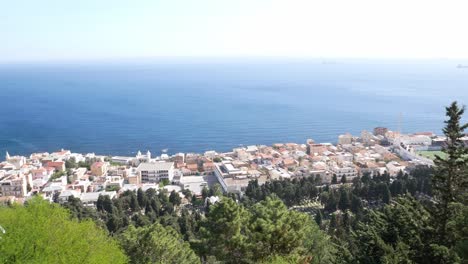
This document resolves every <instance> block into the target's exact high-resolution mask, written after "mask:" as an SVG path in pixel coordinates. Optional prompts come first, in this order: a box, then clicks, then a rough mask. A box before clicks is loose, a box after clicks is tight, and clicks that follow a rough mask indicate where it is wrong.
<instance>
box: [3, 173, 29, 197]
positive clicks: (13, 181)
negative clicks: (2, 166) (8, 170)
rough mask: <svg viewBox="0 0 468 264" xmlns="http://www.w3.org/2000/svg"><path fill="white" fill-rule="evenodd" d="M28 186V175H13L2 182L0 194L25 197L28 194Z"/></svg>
mask: <svg viewBox="0 0 468 264" xmlns="http://www.w3.org/2000/svg"><path fill="white" fill-rule="evenodd" d="M29 175H30V174H29ZM27 186H28V179H27V176H26V175H23V174H12V175H9V176H6V177H4V178H3V179H2V180H1V181H0V193H1V194H2V196H15V197H24V196H25V195H26V194H27V193H28V189H27Z"/></svg>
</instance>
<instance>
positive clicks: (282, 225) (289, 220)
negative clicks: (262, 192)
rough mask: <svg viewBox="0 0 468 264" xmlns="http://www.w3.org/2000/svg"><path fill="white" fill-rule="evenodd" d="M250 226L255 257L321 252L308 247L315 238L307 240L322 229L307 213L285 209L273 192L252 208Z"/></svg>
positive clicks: (257, 259) (303, 254)
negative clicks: (272, 194)
mask: <svg viewBox="0 0 468 264" xmlns="http://www.w3.org/2000/svg"><path fill="white" fill-rule="evenodd" d="M250 229H251V231H250V232H249V234H250V241H251V242H253V258H254V260H255V261H262V260H266V259H267V258H268V257H269V256H271V255H274V256H275V255H276V256H289V255H292V254H299V255H301V256H306V255H307V254H309V253H311V254H312V255H311V256H310V257H312V256H313V255H316V254H317V255H318V254H320V253H321V252H319V251H318V250H317V249H316V248H315V249H313V250H312V249H311V248H309V246H310V247H313V246H312V245H313V244H314V243H316V242H317V241H315V240H312V241H309V240H307V239H308V238H309V237H313V236H314V233H316V232H318V233H320V232H321V231H320V230H319V228H318V226H317V224H315V222H313V221H312V218H311V217H309V216H308V215H307V214H304V213H299V212H296V211H292V210H288V208H287V207H286V206H285V205H284V203H283V202H282V201H281V200H280V199H278V198H277V197H275V196H272V197H267V198H266V200H265V201H262V202H260V203H258V204H256V205H255V206H254V207H253V208H252V218H251V220H250ZM308 243H310V244H308Z"/></svg>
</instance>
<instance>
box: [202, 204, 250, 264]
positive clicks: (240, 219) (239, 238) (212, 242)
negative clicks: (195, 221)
mask: <svg viewBox="0 0 468 264" xmlns="http://www.w3.org/2000/svg"><path fill="white" fill-rule="evenodd" d="M249 218H250V214H249V212H248V211H246V210H245V208H244V207H243V206H240V205H238V204H237V203H236V202H235V201H234V200H232V199H229V198H226V197H223V198H222V199H221V201H219V202H217V203H216V204H214V205H213V206H211V207H210V210H209V212H208V213H207V215H206V220H205V222H204V223H203V226H202V228H201V231H200V232H201V234H202V241H201V252H200V253H201V255H204V256H210V255H211V256H215V257H216V259H217V260H220V261H224V262H226V263H243V262H245V260H246V259H251V255H250V252H249V248H250V241H249V237H248V235H249V234H248V232H249V229H248V221H249Z"/></svg>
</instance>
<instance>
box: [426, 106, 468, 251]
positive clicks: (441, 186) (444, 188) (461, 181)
mask: <svg viewBox="0 0 468 264" xmlns="http://www.w3.org/2000/svg"><path fill="white" fill-rule="evenodd" d="M464 111H465V108H464V107H461V108H460V107H459V106H458V104H457V102H453V103H452V104H451V105H450V106H449V107H447V108H446V115H447V117H448V119H447V120H446V121H445V123H446V127H445V128H444V129H443V132H444V134H445V136H446V137H447V141H446V146H445V147H444V148H443V150H442V151H443V152H444V153H445V154H446V157H445V158H442V157H440V156H436V159H435V161H434V162H435V164H436V170H435V172H434V174H433V177H432V185H433V191H434V197H435V198H436V200H437V202H438V203H439V204H438V205H437V206H436V207H435V208H434V209H435V211H434V216H435V219H436V221H437V223H438V233H439V239H440V240H441V242H442V243H443V244H444V245H447V246H449V247H450V246H452V245H453V244H454V241H453V240H451V239H450V235H449V232H448V226H447V225H448V222H449V221H450V219H451V218H452V217H453V213H452V212H453V211H452V210H450V206H451V203H454V202H465V205H466V202H467V199H466V197H467V185H468V177H467V176H468V148H466V147H465V145H464V143H463V141H462V140H461V138H462V137H463V136H464V133H463V132H464V130H465V129H467V128H468V124H461V123H460V122H461V118H462V115H463V113H464Z"/></svg>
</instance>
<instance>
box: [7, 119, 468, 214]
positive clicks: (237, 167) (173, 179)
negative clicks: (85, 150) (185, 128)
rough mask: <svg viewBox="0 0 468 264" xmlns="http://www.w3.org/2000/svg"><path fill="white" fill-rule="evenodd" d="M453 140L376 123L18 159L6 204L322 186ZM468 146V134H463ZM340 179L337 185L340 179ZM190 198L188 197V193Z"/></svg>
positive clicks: (404, 162) (10, 162)
mask: <svg viewBox="0 0 468 264" xmlns="http://www.w3.org/2000/svg"><path fill="white" fill-rule="evenodd" d="M445 140H446V139H445V138H443V137H439V136H436V135H434V134H433V133H430V132H422V133H415V134H411V135H406V134H400V133H398V132H393V131H389V130H388V129H387V128H383V127H378V128H375V129H374V131H373V133H371V132H368V131H362V133H361V135H360V136H357V137H356V136H353V135H351V134H349V133H347V134H343V135H340V136H339V137H338V143H337V144H336V145H333V144H330V143H316V142H315V141H314V140H312V139H309V140H307V141H306V142H305V143H304V144H296V143H285V144H282V143H281V144H273V145H272V146H265V145H256V146H247V147H239V148H235V149H233V150H232V151H231V152H225V153H217V152H216V151H206V152H205V153H176V154H174V155H168V154H165V153H164V154H162V155H159V156H156V157H152V155H151V153H150V152H149V151H148V152H147V153H145V154H142V153H141V152H139V151H138V153H137V154H136V155H135V156H113V157H112V156H100V155H95V154H94V153H89V154H79V153H72V152H71V151H70V150H60V151H57V152H53V153H33V154H31V155H30V156H29V157H24V156H10V155H9V154H8V153H6V156H5V161H3V162H1V163H0V202H1V201H3V202H5V201H10V200H17V201H20V202H21V201H24V200H25V199H27V198H28V197H31V196H32V195H41V196H43V197H44V198H45V199H49V200H50V201H58V202H65V201H67V200H68V199H69V198H70V197H71V196H73V197H78V198H80V199H81V201H82V202H83V203H84V204H86V205H90V206H92V205H94V204H95V203H96V202H97V199H98V198H99V196H100V195H109V196H110V197H111V198H112V197H115V196H118V195H119V194H120V193H122V192H124V191H126V190H137V189H138V188H142V189H143V190H146V189H149V188H154V189H156V190H160V189H166V190H168V191H176V192H179V193H180V194H181V192H182V191H183V190H185V189H188V190H190V191H191V192H192V193H193V194H195V195H201V193H202V190H203V188H205V187H212V186H213V185H215V184H219V185H220V186H221V188H222V190H223V191H224V192H234V193H242V192H243V191H244V190H245V188H246V187H247V185H248V184H249V182H250V181H251V180H254V179H255V180H257V181H258V183H259V184H263V183H265V182H266V181H270V180H282V179H294V178H302V177H315V178H316V179H319V180H320V181H322V183H324V184H326V183H332V181H333V179H339V181H338V184H341V179H343V178H344V179H346V181H347V182H351V181H352V180H353V179H354V178H355V177H358V176H360V175H363V174H364V173H368V174H370V175H376V174H379V173H380V174H382V173H385V172H387V173H389V174H390V175H391V176H395V175H397V174H398V173H399V172H400V171H405V170H409V169H411V167H414V166H416V165H420V164H424V165H432V161H431V160H429V159H427V158H424V157H422V156H420V155H418V152H419V151H423V150H426V151H428V150H429V151H430V150H440V149H441V148H442V147H443V145H444V144H445ZM463 140H464V142H465V144H466V145H467V146H468V137H465V138H463ZM333 183H334V182H333ZM181 196H182V194H181Z"/></svg>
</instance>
